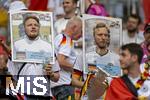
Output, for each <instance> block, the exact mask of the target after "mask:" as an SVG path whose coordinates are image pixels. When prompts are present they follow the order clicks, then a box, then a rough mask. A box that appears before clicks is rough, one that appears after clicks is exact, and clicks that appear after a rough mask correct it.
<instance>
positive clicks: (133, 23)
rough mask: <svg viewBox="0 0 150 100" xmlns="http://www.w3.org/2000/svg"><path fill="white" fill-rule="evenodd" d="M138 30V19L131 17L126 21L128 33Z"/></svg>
mask: <svg viewBox="0 0 150 100" xmlns="http://www.w3.org/2000/svg"><path fill="white" fill-rule="evenodd" d="M137 29H138V19H135V18H133V17H129V19H128V21H127V30H128V32H131V33H132V32H136V31H137Z"/></svg>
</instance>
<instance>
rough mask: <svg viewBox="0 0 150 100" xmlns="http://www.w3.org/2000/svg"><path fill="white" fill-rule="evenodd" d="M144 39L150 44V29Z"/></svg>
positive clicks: (145, 33)
mask: <svg viewBox="0 0 150 100" xmlns="http://www.w3.org/2000/svg"><path fill="white" fill-rule="evenodd" d="M144 38H145V41H146V42H147V43H149V44H150V29H149V30H148V31H146V32H144Z"/></svg>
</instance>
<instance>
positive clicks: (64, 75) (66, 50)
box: [51, 34, 76, 87]
mask: <svg viewBox="0 0 150 100" xmlns="http://www.w3.org/2000/svg"><path fill="white" fill-rule="evenodd" d="M71 41H72V40H71V38H70V37H69V36H67V35H65V34H59V35H57V36H56V38H55V41H54V44H55V54H56V56H57V55H58V54H62V55H65V56H67V57H68V61H69V62H70V63H71V64H73V65H74V64H75V62H76V54H75V52H74V48H73V45H72V42H71ZM55 66H59V64H58V62H57V63H56V64H55ZM70 83H71V73H70V72H67V71H65V70H63V69H62V68H61V70H60V78H59V81H58V82H52V84H51V86H52V87H55V86H61V85H69V84H70Z"/></svg>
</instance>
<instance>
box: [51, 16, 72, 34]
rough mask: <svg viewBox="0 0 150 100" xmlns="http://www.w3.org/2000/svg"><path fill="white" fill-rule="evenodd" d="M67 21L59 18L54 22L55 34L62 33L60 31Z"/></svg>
mask: <svg viewBox="0 0 150 100" xmlns="http://www.w3.org/2000/svg"><path fill="white" fill-rule="evenodd" d="M68 21H69V19H65V18H61V19H58V20H57V21H56V22H55V24H54V28H55V31H56V34H60V33H62V31H63V30H64V29H65V28H66V25H67V23H68Z"/></svg>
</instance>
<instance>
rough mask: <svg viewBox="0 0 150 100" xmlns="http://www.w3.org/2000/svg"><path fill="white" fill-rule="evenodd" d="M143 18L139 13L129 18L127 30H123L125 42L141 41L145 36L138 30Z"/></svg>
mask: <svg viewBox="0 0 150 100" xmlns="http://www.w3.org/2000/svg"><path fill="white" fill-rule="evenodd" d="M140 22H141V20H140V17H139V16H137V15H134V14H132V15H130V16H129V17H128V20H127V26H126V30H124V31H123V44H127V43H141V42H142V41H143V40H144V37H143V35H142V33H141V32H139V30H138V26H139V24H140Z"/></svg>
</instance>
